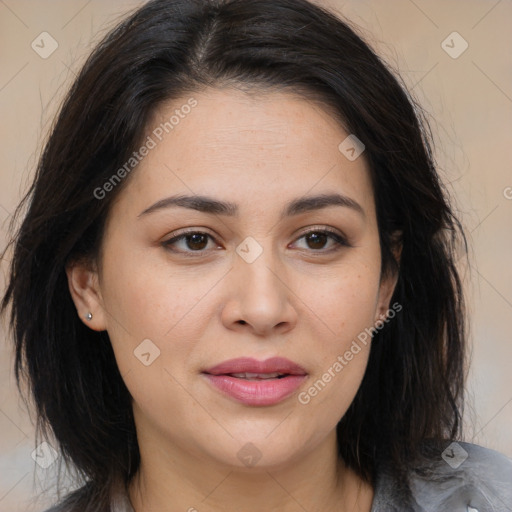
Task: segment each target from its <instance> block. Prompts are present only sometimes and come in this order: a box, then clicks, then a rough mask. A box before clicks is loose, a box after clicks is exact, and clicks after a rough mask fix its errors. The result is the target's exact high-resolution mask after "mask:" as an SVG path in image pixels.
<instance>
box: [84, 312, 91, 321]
mask: <svg viewBox="0 0 512 512" xmlns="http://www.w3.org/2000/svg"><path fill="white" fill-rule="evenodd" d="M85 318H86V319H87V320H92V313H91V312H89V313H87V315H86V316H85Z"/></svg>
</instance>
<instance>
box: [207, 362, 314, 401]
mask: <svg viewBox="0 0 512 512" xmlns="http://www.w3.org/2000/svg"><path fill="white" fill-rule="evenodd" d="M203 375H205V377H206V378H207V379H208V381H209V382H210V383H211V384H212V385H213V386H214V387H216V388H217V389H219V390H220V391H221V392H223V393H225V394H226V395H228V396H230V397H232V398H234V399H235V400H237V401H239V402H242V403H244V404H246V405H254V406H258V405H259V406H264V405H274V404H277V403H279V402H281V401H283V400H284V399H286V398H287V397H289V396H290V395H291V394H292V393H293V392H294V391H295V390H296V389H297V388H298V387H299V386H300V385H301V384H302V382H303V381H304V380H305V379H306V377H307V373H306V371H305V370H304V369H303V368H302V367H301V366H299V365H298V364H296V363H293V362H292V361H290V360H288V359H285V358H283V357H272V358H270V359H267V360H265V361H258V360H257V359H251V358H239V359H230V360H229V361H224V362H222V363H220V364H218V365H216V366H213V367H212V368H209V369H207V370H205V371H203Z"/></svg>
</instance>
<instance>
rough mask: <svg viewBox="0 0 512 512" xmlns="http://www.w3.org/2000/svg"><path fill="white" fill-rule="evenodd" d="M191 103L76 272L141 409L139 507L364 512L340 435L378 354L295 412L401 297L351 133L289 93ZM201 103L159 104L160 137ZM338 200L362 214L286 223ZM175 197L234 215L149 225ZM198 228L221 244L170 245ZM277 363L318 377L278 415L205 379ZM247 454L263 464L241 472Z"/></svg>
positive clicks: (175, 213) (330, 211)
mask: <svg viewBox="0 0 512 512" xmlns="http://www.w3.org/2000/svg"><path fill="white" fill-rule="evenodd" d="M192 96H193V97H194V98H195V99H196V100H197V106H196V107H195V108H194V109H192V110H191V112H190V113H189V114H187V115H186V116H185V117H184V118H183V119H180V122H179V124H177V125H176V126H175V127H174V129H173V130H172V131H171V132H169V133H168V134H165V135H164V137H163V139H162V141H160V142H158V144H157V145H156V147H154V148H153V149H151V150H150V151H149V152H148V154H147V156H146V157H145V158H144V159H143V161H142V162H141V163H140V164H139V166H138V167H137V168H136V169H135V170H134V171H133V174H132V175H131V176H130V177H129V182H128V183H126V185H127V186H126V187H125V188H124V189H123V190H122V192H121V193H120V195H119V197H118V198H117V200H116V202H115V203H114V205H113V207H112V209H111V211H110V213H109V217H108V221H107V224H106V230H105V234H104V239H103V244H102V251H101V255H100V259H99V261H98V262H97V265H89V266H87V265H84V264H83V263H77V264H75V265H73V266H70V267H69V268H68V269H67V274H68V281H69V287H70V292H71V294H72V297H73V300H74V302H75V304H76V308H77V311H78V314H79V315H80V317H81V318H82V319H83V321H84V323H86V324H87V325H88V326H89V327H90V328H91V329H94V330H98V331H100V330H107V331H108V335H109V337H110V340H111V342H112V346H113V349H114V353H115V356H116V360H117V364H118V366H119V369H120V372H121V375H122V376H123V379H124V381H125V383H126V386H127V387H128V389H129V391H130V393H131V395H132V397H133V411H134V417H135V423H136V428H137V434H138V441H139V445H140V452H141V467H140V470H139V472H138V474H137V475H136V478H134V479H133V481H132V483H131V485H130V488H129V496H130V500H131V502H132V504H133V507H134V508H135V510H136V512H171V511H172V512H175V511H187V510H189V511H193V510H194V509H196V510H197V511H199V512H214V511H215V512H220V511H222V512H235V511H236V512H238V511H240V510H244V511H245V512H260V511H261V510H279V511H281V512H299V511H300V512H304V510H307V511H308V512H320V511H322V512H326V511H327V512H329V511H335V510H336V511H340V510H344V511H349V510H350V511H359V512H363V511H364V512H368V511H369V510H370V508H371V503H372V500H373V489H372V487H371V486H370V485H368V484H366V483H364V482H363V481H362V480H361V479H360V478H359V477H357V476H356V475H355V473H354V472H353V471H352V470H349V469H348V468H347V467H346V466H345V465H344V464H343V462H342V461H340V460H339V459H338V457H337V455H336V453H337V440H336V425H337V423H338V422H339V420H340V419H341V418H342V417H343V415H344V414H345V412H346V410H347V409H348V407H349V405H350V403H351V402H352V400H353V399H354V396H355V394H356V392H357V390H358V388H359V386H360V384H361V380H362V378H363V375H364V372H365V369H366V365H367V361H368V355H369V349H370V343H368V345H367V346H366V347H364V346H362V350H361V351H360V352H359V353H358V354H357V355H355V356H354V357H353V359H352V360H351V361H350V362H349V363H348V364H347V365H346V366H345V367H344V368H343V370H342V371H340V372H339V373H337V374H336V375H335V377H334V378H332V379H331V381H330V382H329V383H328V384H327V385H326V386H325V387H324V388H323V389H322V390H321V391H320V392H319V393H318V394H317V395H316V396H315V397H313V398H312V399H311V400H310V402H309V403H307V404H302V403H300V402H299V400H298V393H300V392H304V391H307V390H308V389H309V388H310V387H311V386H312V385H313V383H314V382H316V381H318V379H320V378H321V377H322V375H323V374H324V373H325V372H326V371H327V369H328V368H330V367H332V366H333V363H334V362H335V361H336V360H337V358H338V356H340V355H343V354H344V353H345V352H346V351H347V350H348V349H349V348H350V346H351V344H352V341H353V340H355V339H356V337H357V335H358V334H359V333H361V332H363V331H364V329H365V328H369V327H371V326H373V325H375V322H376V321H378V320H380V319H382V318H383V317H384V315H386V312H387V311H388V309H389V307H390V304H389V303H390V298H391V295H392V292H393V289H394V286H395V285H396V277H389V278H386V279H381V272H380V271H381V256H380V246H379V235H378V228H377V219H376V212H375V203H374V196H373V191H372V185H371V181H370V173H369V169H368V165H367V162H366V161H365V158H364V153H363V155H361V156H360V157H359V158H357V159H356V160H354V161H350V160H349V159H347V158H346V157H345V156H344V155H343V154H342V153H341V152H340V150H339V149H338V145H339V144H340V143H341V142H342V141H343V140H344V139H345V138H346V137H347V136H348V133H347V132H346V131H345V130H344V129H343V128H342V127H341V125H340V124H339V123H338V122H337V121H336V120H335V119H334V118H333V117H331V116H330V115H329V114H328V113H327V111H326V110H325V109H324V108H322V107H321V106H319V105H317V104H314V103H312V102H309V101H306V100H304V99H302V98H300V97H298V96H295V95H292V94H291V93H287V92H282V91H281V92H266V93H263V92H258V93H257V94H248V93H246V92H244V91H241V90H237V89H234V88H224V89H208V90H205V91H202V92H201V93H198V94H193V95H192ZM188 99H189V98H188V97H185V98H182V99H181V100H179V101H173V102H172V103H168V104H166V105H164V106H162V107H161V108H160V109H159V110H158V111H157V112H156V113H155V116H154V117H153V119H152V122H151V123H150V125H149V126H148V132H147V134H148V135H151V133H152V131H153V129H154V128H155V127H157V126H158V125H159V124H160V123H161V122H164V121H165V120H168V119H169V117H170V116H171V115H172V114H173V112H174V110H175V109H176V108H180V105H183V104H185V103H186V102H187V100H188ZM333 193H337V194H340V195H343V196H345V197H348V198H350V200H352V201H353V202H356V203H358V205H359V206H360V207H361V211H358V210H357V209H356V208H354V207H350V206H347V205H331V206H326V207H323V208H318V209H315V210H310V211H307V210H306V211H302V212H300V213H296V214H294V215H290V216H286V217H284V218H281V213H282V211H284V209H285V207H286V206H287V205H288V203H289V202H290V201H292V200H295V199H302V198H304V197H309V196H314V195H319V194H333ZM177 194H180V195H181V194H183V195H191V196H197V195H201V196H208V197H210V198H213V199H216V200H219V201H226V202H230V203H234V204H235V205H236V206H237V207H238V216H233V215H225V214H223V213H219V212H217V213H205V212H202V211H196V210H193V209H190V208H185V207H180V206H169V207H165V206H162V205H160V206H161V207H154V208H153V209H152V210H151V211H148V212H146V213H142V212H144V211H145V210H148V209H149V208H150V207H152V206H153V205H155V203H158V202H159V201H161V200H163V199H165V198H168V197H170V196H174V195H177ZM185 228H186V229H187V230H190V231H194V232H199V233H205V234H206V235H210V236H205V235H201V234H199V235H195V237H193V236H189V237H188V238H182V239H181V240H178V241H174V242H171V243H168V244H167V245H165V242H168V241H169V240H171V239H172V238H174V237H176V236H178V235H180V234H182V231H183V230H184V229H185ZM325 229H331V230H333V231H334V232H335V233H336V234H337V235H340V236H341V237H342V238H343V239H345V240H346V244H342V245H339V244H338V243H337V242H336V241H335V239H334V238H331V237H330V235H327V236H323V235H322V233H321V232H322V230H325ZM311 231H313V232H314V233H317V234H316V235H311V234H310V235H308V236H305V233H307V232H311ZM319 231H320V233H319ZM247 237H252V238H253V239H254V240H256V241H257V243H258V244H259V246H260V247H261V248H262V250H263V252H262V253H261V254H260V255H259V256H258V257H257V258H256V259H255V260H254V261H253V262H252V263H248V262H247V261H246V260H245V259H244V258H242V257H241V256H240V255H239V254H238V253H237V251H236V249H237V247H239V246H240V244H243V243H245V242H246V238H247ZM244 241H245V242H244ZM242 247H244V245H242ZM89 311H90V312H92V314H93V318H92V320H90V321H87V320H85V316H86V314H87V312H89ZM147 339H149V340H151V343H153V344H154V345H155V346H156V347H158V349H159V350H160V355H159V356H158V357H156V358H155V359H154V360H153V361H152V362H151V364H149V365H148V366H146V365H144V364H142V363H141V361H140V360H139V359H138V358H137V357H136V356H135V354H134V351H136V349H137V347H138V346H139V345H140V344H141V342H143V340H147ZM146 343H147V342H146ZM150 346H152V345H150ZM151 350H152V352H151V353H152V354H153V355H154V354H156V351H155V350H154V349H151ZM274 356H281V357H286V358H288V359H290V360H292V361H294V362H296V363H298V364H299V365H301V366H302V367H303V368H304V369H305V370H306V371H307V374H308V376H307V379H306V380H305V382H304V383H303V384H302V385H301V387H300V388H299V390H298V392H297V393H294V394H293V395H292V396H290V397H289V398H287V399H285V400H284V401H282V402H280V403H278V404H274V405H272V406H248V405H244V404H241V403H239V402H237V401H235V400H234V399H233V398H231V397H229V396H226V395H224V394H223V393H221V392H220V391H219V390H217V389H216V388H214V387H213V386H212V385H211V384H210V383H209V382H208V380H207V379H206V378H205V377H204V375H202V372H203V371H204V370H205V369H207V368H209V367H212V366H214V365H216V364H218V363H220V362H222V361H225V360H227V359H232V358H237V357H252V358H255V359H259V360H265V359H267V358H270V357H274ZM145 357H146V359H147V358H148V357H147V356H145ZM152 357H154V356H151V358H152ZM248 443H252V444H251V445H248ZM245 445H247V446H246V448H245V450H253V452H254V460H256V459H258V457H259V459H258V460H257V461H256V463H255V464H252V465H248V464H247V462H245V461H244V459H243V457H239V456H237V454H238V453H239V451H240V450H241V449H242V447H244V446H245ZM242 453H245V452H242ZM251 453H252V452H251Z"/></svg>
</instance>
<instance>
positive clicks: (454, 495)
mask: <svg viewBox="0 0 512 512" xmlns="http://www.w3.org/2000/svg"><path fill="white" fill-rule="evenodd" d="M391 475H392V473H391V471H390V470H389V468H388V467H386V465H385V464H383V465H382V466H381V469H380V470H379V471H378V473H377V478H376V483H375V494H374V499H373V504H372V508H371V512H448V511H449V512H512V459H509V458H508V457H506V456H505V455H502V454H501V453H498V452H496V451H493V450H490V449H488V448H483V447H482V446H478V445H475V444H471V443H463V442H453V443H451V444H450V445H449V446H448V447H447V448H446V449H445V450H444V451H443V452H442V454H441V453H440V454H438V455H434V456H432V457H431V458H430V459H429V460H428V462H426V463H425V464H422V465H421V466H415V467H414V468H413V469H411V470H410V471H409V473H408V481H400V482H399V481H396V480H395V479H394V478H393V477H392V476H391ZM82 489H83V488H82ZM80 491H81V490H80ZM80 491H78V495H77V497H78V496H79V495H80ZM82 497H83V493H82ZM75 503H76V502H75ZM72 510H73V506H72V505H71V504H69V503H68V504H67V505H66V504H64V503H63V504H61V505H57V506H55V507H53V508H51V509H49V510H47V511H46V512H71V511H72ZM82 510H84V509H83V508H81V509H80V511H82ZM105 512H107V511H105ZM108 512H135V511H134V509H133V507H132V506H131V504H130V501H129V499H128V495H127V494H126V493H125V492H124V491H119V492H117V493H116V494H115V496H114V497H113V499H112V502H111V505H110V511H108Z"/></svg>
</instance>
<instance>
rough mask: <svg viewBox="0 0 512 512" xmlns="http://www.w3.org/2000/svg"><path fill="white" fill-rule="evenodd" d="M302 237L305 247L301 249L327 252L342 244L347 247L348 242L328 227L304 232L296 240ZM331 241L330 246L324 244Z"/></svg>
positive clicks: (339, 247) (336, 248)
mask: <svg viewBox="0 0 512 512" xmlns="http://www.w3.org/2000/svg"><path fill="white" fill-rule="evenodd" d="M302 239H304V241H305V245H306V247H302V248H303V249H304V248H305V249H310V250H312V251H313V252H319V253H328V252H332V251H336V250H338V249H341V247H342V246H344V247H349V246H350V245H349V243H348V242H347V241H346V240H345V238H343V236H341V235H340V234H338V233H336V232H334V231H331V230H329V229H315V230H310V231H308V232H306V233H304V234H303V235H302V236H301V237H299V238H298V239H297V240H302ZM329 242H332V243H331V247H330V248H329V247H328V248H326V246H328V245H329Z"/></svg>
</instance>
